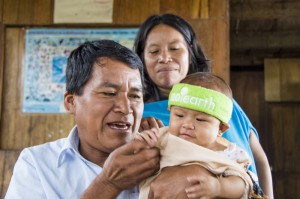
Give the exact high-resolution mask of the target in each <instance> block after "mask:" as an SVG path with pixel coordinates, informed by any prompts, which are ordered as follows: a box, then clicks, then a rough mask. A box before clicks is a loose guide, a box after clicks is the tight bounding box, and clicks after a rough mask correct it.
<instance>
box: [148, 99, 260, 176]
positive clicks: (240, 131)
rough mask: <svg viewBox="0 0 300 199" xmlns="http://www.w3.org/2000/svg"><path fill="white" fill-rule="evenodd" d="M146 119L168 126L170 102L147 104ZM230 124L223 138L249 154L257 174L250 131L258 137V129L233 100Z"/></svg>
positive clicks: (252, 168)
mask: <svg viewBox="0 0 300 199" xmlns="http://www.w3.org/2000/svg"><path fill="white" fill-rule="evenodd" d="M144 117H154V118H158V119H160V120H161V121H162V122H163V123H164V125H165V126H168V125H169V120H170V112H169V110H168V100H162V101H157V102H151V103H147V104H145V107H144V114H143V118H144ZM229 124H230V128H229V129H228V130H227V131H225V133H224V134H223V137H224V138H226V139H227V140H228V141H230V142H233V143H236V144H237V145H238V146H239V147H241V148H242V149H244V150H246V151H247V152H248V154H249V156H250V157H251V159H252V164H251V165H250V166H249V170H250V171H252V172H254V173H255V174H257V172H256V167H255V162H254V158H253V154H252V151H251V147H250V142H249V137H250V129H252V130H253V131H254V133H255V134H256V136H257V137H258V134H257V131H256V129H255V128H254V127H253V125H252V124H251V122H250V120H249V118H248V117H247V116H246V114H245V113H244V111H243V110H242V108H241V107H240V106H239V105H238V103H237V102H236V101H235V100H233V111H232V116H231V119H230V121H229Z"/></svg>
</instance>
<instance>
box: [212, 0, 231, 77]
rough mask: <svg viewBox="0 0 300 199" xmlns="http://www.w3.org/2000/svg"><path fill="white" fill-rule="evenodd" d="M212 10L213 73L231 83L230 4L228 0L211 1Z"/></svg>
mask: <svg viewBox="0 0 300 199" xmlns="http://www.w3.org/2000/svg"><path fill="white" fill-rule="evenodd" d="M210 8H211V9H210V19H211V20H210V21H211V23H212V30H211V31H212V34H213V39H212V44H211V45H212V51H213V68H212V71H213V73H214V74H216V75H218V76H220V77H222V78H223V79H224V80H225V81H226V82H227V83H229V82H230V71H229V2H228V0H214V1H210ZM221 49H222V50H221Z"/></svg>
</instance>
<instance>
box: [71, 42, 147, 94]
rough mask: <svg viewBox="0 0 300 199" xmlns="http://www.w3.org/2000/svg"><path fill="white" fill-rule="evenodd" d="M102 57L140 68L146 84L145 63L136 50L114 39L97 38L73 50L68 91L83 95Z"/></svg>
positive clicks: (133, 67)
mask: <svg viewBox="0 0 300 199" xmlns="http://www.w3.org/2000/svg"><path fill="white" fill-rule="evenodd" d="M102 57H107V58H110V59H112V60H116V61H119V62H122V63H124V64H126V65H127V66H128V67H129V68H132V69H138V70H139V72H140V75H141V78H142V79H141V81H142V84H143V85H144V76H143V63H142V62H141V60H140V58H139V57H138V56H137V55H136V54H135V53H134V52H132V51H131V50H130V49H128V48H126V47H124V46H122V45H121V44H119V43H116V42H114V41H112V40H97V41H92V42H90V41H88V42H85V43H83V44H81V45H80V46H79V47H78V48H76V49H75V50H73V51H72V52H71V54H70V56H69V58H68V62H67V68H66V91H67V92H68V93H71V94H76V95H81V94H82V91H83V87H84V85H85V84H86V82H87V81H88V80H89V79H90V78H91V74H92V68H93V65H94V63H96V62H97V61H98V60H99V58H102Z"/></svg>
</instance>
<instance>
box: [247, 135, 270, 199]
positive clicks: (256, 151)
mask: <svg viewBox="0 0 300 199" xmlns="http://www.w3.org/2000/svg"><path fill="white" fill-rule="evenodd" d="M250 131H251V133H250V139H249V140H250V146H251V150H252V153H253V157H254V161H255V165H256V168H257V175H258V181H259V185H260V187H261V188H262V190H263V191H264V193H265V194H266V195H267V196H268V197H269V199H273V198H274V195H273V184H272V174H271V169H270V165H269V162H268V158H267V156H266V154H265V152H264V150H263V148H262V146H261V144H260V143H259V141H258V139H257V137H256V135H255V134H254V132H253V131H252V130H250Z"/></svg>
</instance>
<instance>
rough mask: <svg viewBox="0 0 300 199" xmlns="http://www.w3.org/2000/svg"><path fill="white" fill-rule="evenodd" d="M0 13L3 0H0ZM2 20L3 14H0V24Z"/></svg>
mask: <svg viewBox="0 0 300 199" xmlns="http://www.w3.org/2000/svg"><path fill="white" fill-rule="evenodd" d="M0 11H1V12H0V13H3V0H0ZM2 22H3V15H2V14H0V24H2Z"/></svg>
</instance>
